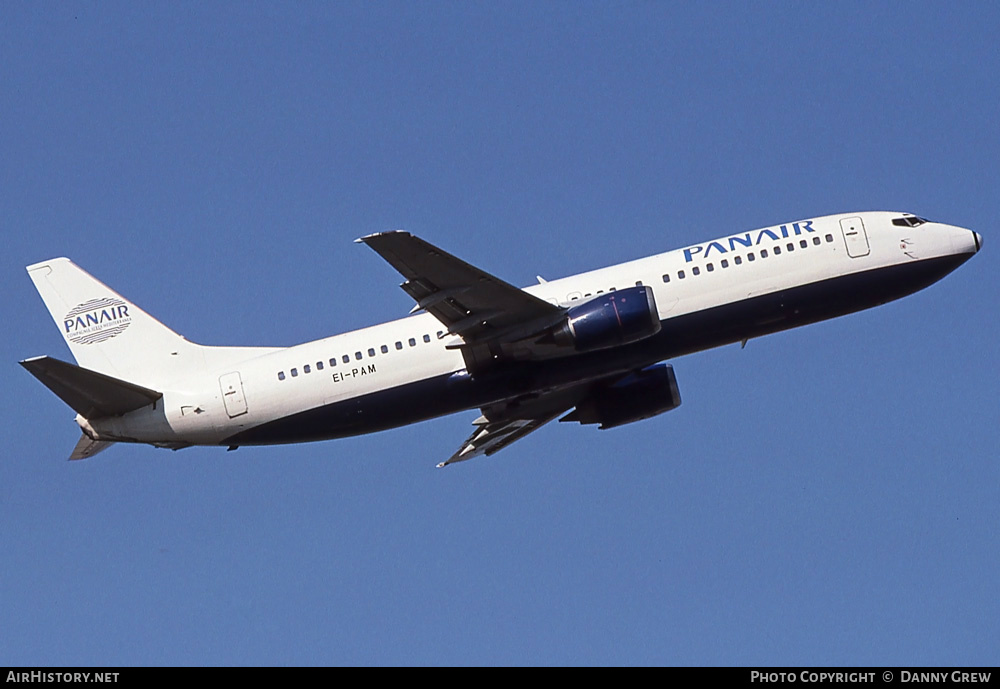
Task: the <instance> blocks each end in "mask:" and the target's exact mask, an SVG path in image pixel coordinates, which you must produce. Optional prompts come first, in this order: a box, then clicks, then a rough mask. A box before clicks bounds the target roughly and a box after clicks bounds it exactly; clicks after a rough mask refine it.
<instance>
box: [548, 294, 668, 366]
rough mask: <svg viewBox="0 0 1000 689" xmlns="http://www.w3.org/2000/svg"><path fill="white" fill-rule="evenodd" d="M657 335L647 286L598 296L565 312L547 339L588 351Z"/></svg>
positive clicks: (651, 301) (658, 330)
mask: <svg viewBox="0 0 1000 689" xmlns="http://www.w3.org/2000/svg"><path fill="white" fill-rule="evenodd" d="M658 332H660V317H659V315H658V314H657V313H656V301H655V300H654V299H653V290H652V288H650V287H646V286H638V287H629V288H627V289H622V290H617V291H615V292H608V293H607V294H601V295H598V296H597V297H595V298H594V299H591V300H590V301H587V302H586V303H583V304H580V305H579V306H574V307H573V308H571V309H570V310H569V311H567V312H566V320H565V321H563V323H562V324H561V325H558V326H556V328H555V330H553V331H552V333H551V337H552V339H553V340H554V341H555V343H556V344H559V345H563V346H572V347H573V348H574V349H576V351H578V352H592V351H594V350H598V349H608V348H609V347H617V346H618V345H623V344H629V343H631V342H637V341H638V340H643V339H645V338H647V337H651V336H653V335H655V334H656V333H658Z"/></svg>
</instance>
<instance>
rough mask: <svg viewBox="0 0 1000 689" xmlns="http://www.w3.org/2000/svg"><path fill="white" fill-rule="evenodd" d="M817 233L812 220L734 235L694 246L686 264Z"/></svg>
mask: <svg viewBox="0 0 1000 689" xmlns="http://www.w3.org/2000/svg"><path fill="white" fill-rule="evenodd" d="M815 231H816V229H815V228H814V227H813V226H812V220H806V221H803V222H793V223H791V225H781V226H780V227H774V228H767V229H763V230H754V231H753V232H744V233H743V234H734V235H733V236H731V237H726V238H725V239H720V240H716V241H714V242H709V243H708V244H699V245H698V246H692V247H689V248H687V249H684V262H685V263H690V262H691V261H693V260H694V259H695V258H709V257H711V255H712V252H715V253H719V254H728V253H729V252H730V251H739V250H740V249H750V248H753V247H754V246H756V245H758V244H760V243H761V242H763V241H764V240H765V239H767V240H768V241H771V242H776V241H778V240H779V239H787V238H788V237H791V236H794V235H800V234H802V233H804V232H815Z"/></svg>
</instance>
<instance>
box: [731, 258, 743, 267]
mask: <svg viewBox="0 0 1000 689" xmlns="http://www.w3.org/2000/svg"><path fill="white" fill-rule="evenodd" d="M733 263H735V264H736V265H742V264H743V257H742V256H737V257H736V258H734V259H733Z"/></svg>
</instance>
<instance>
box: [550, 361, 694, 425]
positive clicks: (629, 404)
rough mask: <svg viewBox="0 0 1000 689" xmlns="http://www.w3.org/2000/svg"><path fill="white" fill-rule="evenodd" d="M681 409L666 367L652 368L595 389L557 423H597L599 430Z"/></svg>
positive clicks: (675, 384) (673, 382)
mask: <svg viewBox="0 0 1000 689" xmlns="http://www.w3.org/2000/svg"><path fill="white" fill-rule="evenodd" d="M680 405H681V395H680V392H679V391H678V390H677V378H676V377H675V376H674V368H673V366H671V365H670V364H656V365H655V366H650V367H649V368H644V369H642V370H641V371H637V372H636V373H633V374H631V375H628V376H626V377H625V378H622V379H621V380H619V381H618V382H616V383H614V384H613V385H609V386H607V387H603V388H597V389H596V390H594V391H593V392H592V393H591V394H590V396H588V397H587V398H586V399H584V400H583V401H582V402H581V403H580V404H578V405H577V406H576V409H574V410H573V412H571V413H570V414H569V415H568V416H565V417H563V418H562V419H561V421H579V422H580V423H581V424H591V423H599V424H601V426H600V427H601V430H605V429H608V428H614V427H615V426H624V425H625V424H627V423H632V422H633V421H642V420H643V419H648V418H651V417H653V416H656V415H657V414H662V413H664V412H668V411H670V410H671V409H676V408H677V407H679V406H680Z"/></svg>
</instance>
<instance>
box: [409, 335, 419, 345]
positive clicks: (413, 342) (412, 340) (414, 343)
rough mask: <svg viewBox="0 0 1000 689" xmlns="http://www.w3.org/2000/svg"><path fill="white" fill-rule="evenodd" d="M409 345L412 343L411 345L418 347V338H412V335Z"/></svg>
mask: <svg viewBox="0 0 1000 689" xmlns="http://www.w3.org/2000/svg"><path fill="white" fill-rule="evenodd" d="M409 345H410V346H411V347H416V346H417V341H416V339H414V338H412V337H411V338H410V339H409Z"/></svg>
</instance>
